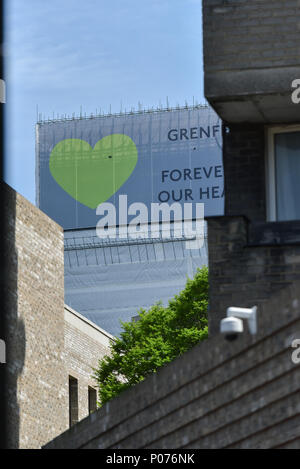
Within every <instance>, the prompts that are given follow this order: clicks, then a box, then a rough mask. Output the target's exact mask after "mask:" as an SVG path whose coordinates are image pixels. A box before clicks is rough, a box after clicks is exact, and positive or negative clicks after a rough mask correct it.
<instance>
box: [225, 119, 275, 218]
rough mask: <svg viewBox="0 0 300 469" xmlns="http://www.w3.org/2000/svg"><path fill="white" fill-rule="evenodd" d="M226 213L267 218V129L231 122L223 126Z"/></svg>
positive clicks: (261, 126)
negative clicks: (231, 123) (232, 123)
mask: <svg viewBox="0 0 300 469" xmlns="http://www.w3.org/2000/svg"><path fill="white" fill-rule="evenodd" d="M223 165H224V178H225V194H226V197H225V215H230V216H235V215H245V216H246V217H248V219H249V220H256V221H265V220H266V197H265V129H264V126H263V125H247V126H245V125H238V124H236V125H230V126H226V128H225V129H224V130H223Z"/></svg>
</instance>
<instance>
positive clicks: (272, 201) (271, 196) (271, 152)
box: [266, 124, 300, 221]
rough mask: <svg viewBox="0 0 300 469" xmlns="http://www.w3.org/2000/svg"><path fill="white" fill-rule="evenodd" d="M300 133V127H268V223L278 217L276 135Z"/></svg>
mask: <svg viewBox="0 0 300 469" xmlns="http://www.w3.org/2000/svg"><path fill="white" fill-rule="evenodd" d="M288 132H300V125H299V124H298V125H285V126H283V125H281V126H274V127H268V128H267V133H266V140H267V142H266V143H267V144H266V205H267V221H277V217H276V177H275V148H274V140H275V139H274V137H275V134H282V133H288Z"/></svg>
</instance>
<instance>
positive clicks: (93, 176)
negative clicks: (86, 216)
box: [49, 134, 138, 209]
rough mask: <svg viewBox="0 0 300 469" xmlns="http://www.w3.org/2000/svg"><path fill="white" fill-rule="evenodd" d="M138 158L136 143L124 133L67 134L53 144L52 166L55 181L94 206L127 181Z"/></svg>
mask: <svg viewBox="0 0 300 469" xmlns="http://www.w3.org/2000/svg"><path fill="white" fill-rule="evenodd" d="M137 160H138V152H137V148H136V145H135V143H134V142H133V141H132V140H131V138H130V137H128V136H127V135H123V134H112V135H108V136H107V137H104V138H102V139H101V140H99V141H98V142H97V143H96V145H95V147H94V149H93V148H92V147H91V146H90V144H89V143H87V142H86V141H85V140H80V139H77V138H68V139H66V140H62V141H61V142H59V143H58V144H57V145H55V147H54V148H53V150H52V152H51V155H50V160H49V168H50V172H51V174H52V176H53V177H54V179H55V181H56V182H57V183H58V184H59V185H60V186H61V187H62V188H63V189H64V190H65V191H66V192H67V193H68V194H69V195H70V196H71V197H73V198H74V199H75V200H78V202H81V203H82V204H83V205H86V206H87V207H90V208H93V209H95V208H96V207H98V205H99V204H101V203H102V202H105V201H106V200H107V199H109V198H110V197H111V196H112V195H113V194H114V193H115V192H116V191H117V190H118V189H120V187H121V186H122V185H123V184H124V182H126V181H127V179H128V178H129V176H130V175H131V173H132V171H133V170H134V168H135V166H136V163H137Z"/></svg>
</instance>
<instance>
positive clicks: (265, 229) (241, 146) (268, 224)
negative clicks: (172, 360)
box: [203, 0, 300, 334]
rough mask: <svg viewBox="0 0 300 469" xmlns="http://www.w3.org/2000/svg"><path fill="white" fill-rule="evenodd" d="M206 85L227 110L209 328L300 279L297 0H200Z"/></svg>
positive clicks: (211, 223) (212, 223) (211, 229)
mask: <svg viewBox="0 0 300 469" xmlns="http://www.w3.org/2000/svg"><path fill="white" fill-rule="evenodd" d="M203 36H204V69H205V70H204V79H205V94H206V97H207V99H208V101H209V102H210V104H211V105H212V106H213V107H214V108H215V110H216V111H217V112H218V114H219V115H220V117H221V118H222V119H223V122H224V128H223V164H224V178H225V216H224V217H215V218H211V219H209V220H208V239H209V272H210V288H211V291H210V332H211V333H212V334H214V333H216V332H217V330H218V328H219V321H220V319H221V317H222V316H224V312H225V310H226V307H227V306H228V305H231V304H237V305H240V306H252V305H253V304H258V305H261V304H262V303H263V302H264V301H266V300H268V299H269V298H270V297H272V295H273V294H274V293H275V292H278V290H281V289H285V288H287V286H288V285H291V284H292V283H293V282H294V281H297V280H299V278H300V247H299V243H300V237H299V227H300V224H299V223H300V222H299V220H300V211H299V203H298V200H299V194H298V179H299V176H300V104H298V105H297V104H294V103H293V102H292V99H291V96H292V91H293V88H292V83H293V81H294V80H295V79H297V78H300V48H299V43H300V3H299V1H298V0H288V1H287V0H272V1H262V0H260V1H251V2H248V1H243V0H240V1H231V0H229V1H223V0H206V1H204V2H203Z"/></svg>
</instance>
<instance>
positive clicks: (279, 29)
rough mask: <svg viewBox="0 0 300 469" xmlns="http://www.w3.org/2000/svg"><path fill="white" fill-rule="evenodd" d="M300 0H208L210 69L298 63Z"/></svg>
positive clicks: (206, 38)
mask: <svg viewBox="0 0 300 469" xmlns="http://www.w3.org/2000/svg"><path fill="white" fill-rule="evenodd" d="M299 15H300V3H299V0H251V1H249V0H226V1H224V0H204V2H203V26H204V28H203V32H204V58H205V65H206V71H207V72H211V71H217V70H243V69H250V68H259V67H262V68H265V67H278V66H298V65H299V54H300V45H299V44H300V27H299V24H300V19H299Z"/></svg>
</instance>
